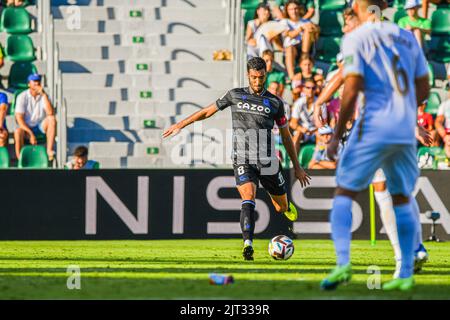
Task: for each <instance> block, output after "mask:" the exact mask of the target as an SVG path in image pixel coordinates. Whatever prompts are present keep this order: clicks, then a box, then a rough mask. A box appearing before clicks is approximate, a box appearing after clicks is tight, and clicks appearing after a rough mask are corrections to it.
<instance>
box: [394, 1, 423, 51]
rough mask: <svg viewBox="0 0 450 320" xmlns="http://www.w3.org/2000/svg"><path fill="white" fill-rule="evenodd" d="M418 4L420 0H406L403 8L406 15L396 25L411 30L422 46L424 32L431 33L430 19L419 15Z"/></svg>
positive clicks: (419, 4)
mask: <svg viewBox="0 0 450 320" xmlns="http://www.w3.org/2000/svg"><path fill="white" fill-rule="evenodd" d="M420 6H421V3H420V0H407V1H406V4H405V7H404V9H405V10H406V13H407V14H408V15H407V16H406V17H403V18H401V19H400V20H399V21H398V26H399V27H400V28H403V29H406V30H409V31H411V32H412V33H413V34H414V37H415V38H416V39H417V42H418V43H419V45H420V47H423V42H424V36H425V34H430V33H431V20H430V19H426V18H422V17H420V16H419V8H420Z"/></svg>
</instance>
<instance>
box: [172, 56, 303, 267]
mask: <svg viewBox="0 0 450 320" xmlns="http://www.w3.org/2000/svg"><path fill="white" fill-rule="evenodd" d="M247 73H248V82H249V84H250V86H249V87H245V88H235V89H232V90H230V91H228V92H227V93H226V94H225V95H224V96H223V97H222V98H220V99H218V100H217V101H216V102H215V103H213V104H211V105H209V106H207V107H206V108H203V109H202V110H200V111H198V112H196V113H194V114H192V115H191V116H189V117H187V118H186V119H184V120H182V121H180V122H178V123H176V124H174V125H172V126H171V127H170V128H168V129H167V130H166V131H164V133H163V137H164V138H167V137H169V136H171V135H175V134H177V133H178V132H180V130H181V129H183V128H184V127H186V126H188V125H190V124H192V123H193V122H195V121H201V120H204V119H207V118H209V117H211V116H213V115H214V114H215V113H216V112H217V111H219V110H225V109H226V108H228V107H230V108H231V115H232V125H233V154H232V160H233V168H234V175H235V178H236V185H237V189H238V191H239V194H240V195H241V198H242V207H241V218H240V223H241V229H242V234H243V238H244V249H243V252H242V254H243V257H244V259H245V260H253V246H252V240H253V233H254V230H255V196H256V189H257V187H258V185H259V182H261V185H262V186H263V187H264V189H265V190H266V191H267V192H268V193H269V195H270V197H271V199H272V203H273V205H274V207H275V210H276V211H277V212H279V213H284V215H285V216H286V217H287V218H288V219H289V220H291V221H295V220H297V209H296V208H295V206H294V205H293V204H292V203H291V202H289V201H288V198H287V187H286V182H285V181H286V180H285V179H284V177H283V174H282V167H281V163H280V161H279V160H278V158H277V157H276V154H275V147H274V136H273V133H272V129H273V127H274V124H275V123H276V125H277V126H278V128H279V132H280V135H281V138H282V141H283V144H284V146H285V148H286V151H287V153H288V154H289V157H290V158H291V161H292V163H293V166H294V170H295V177H296V178H297V179H298V180H299V182H300V184H301V186H302V187H305V186H306V185H308V184H309V180H310V179H311V178H310V177H309V176H308V174H306V172H305V171H304V170H303V169H302V168H301V167H300V164H299V162H298V159H297V156H296V155H297V153H296V151H295V147H294V143H293V142H292V137H291V134H290V132H289V128H288V122H287V119H286V115H285V111H284V107H283V102H282V101H281V100H280V99H279V98H278V97H276V96H274V95H273V94H271V93H270V92H268V91H267V90H265V89H264V84H265V81H266V63H265V62H264V60H263V59H262V58H259V57H255V58H252V59H250V60H249V61H248V62H247Z"/></svg>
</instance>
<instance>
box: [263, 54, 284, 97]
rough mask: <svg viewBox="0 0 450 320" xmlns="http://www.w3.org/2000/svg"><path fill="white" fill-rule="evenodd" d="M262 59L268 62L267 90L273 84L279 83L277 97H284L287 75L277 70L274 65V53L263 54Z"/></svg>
mask: <svg viewBox="0 0 450 320" xmlns="http://www.w3.org/2000/svg"><path fill="white" fill-rule="evenodd" d="M262 58H263V59H264V61H265V62H266V71H267V79H266V89H267V88H268V87H269V86H270V84H271V83H272V82H277V86H278V91H277V94H275V95H277V96H280V97H281V96H282V95H283V91H284V85H285V84H286V80H285V78H286V74H285V73H284V72H283V71H280V70H276V69H275V68H274V67H273V65H274V54H273V51H270V50H266V51H264V52H263V54H262Z"/></svg>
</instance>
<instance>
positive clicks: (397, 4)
mask: <svg viewBox="0 0 450 320" xmlns="http://www.w3.org/2000/svg"><path fill="white" fill-rule="evenodd" d="M405 3H406V0H394V2H393V4H392V6H393V7H394V8H403V7H404V6H405Z"/></svg>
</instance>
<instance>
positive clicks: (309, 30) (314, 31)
mask: <svg viewBox="0 0 450 320" xmlns="http://www.w3.org/2000/svg"><path fill="white" fill-rule="evenodd" d="M303 11H304V7H303V6H301V5H300V3H299V2H298V1H297V0H289V1H288V2H287V3H286V5H285V19H283V20H282V22H283V23H284V24H285V29H286V31H285V32H283V34H282V35H283V47H284V50H285V57H286V59H285V65H286V70H287V73H288V76H289V82H290V81H292V79H293V78H294V74H295V64H296V61H297V58H298V57H299V56H300V54H302V53H306V54H309V53H310V51H311V48H312V46H313V44H314V43H315V42H316V41H317V39H318V38H319V27H318V26H316V25H315V24H313V23H312V22H311V21H310V20H308V19H303V18H302V16H303Z"/></svg>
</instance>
